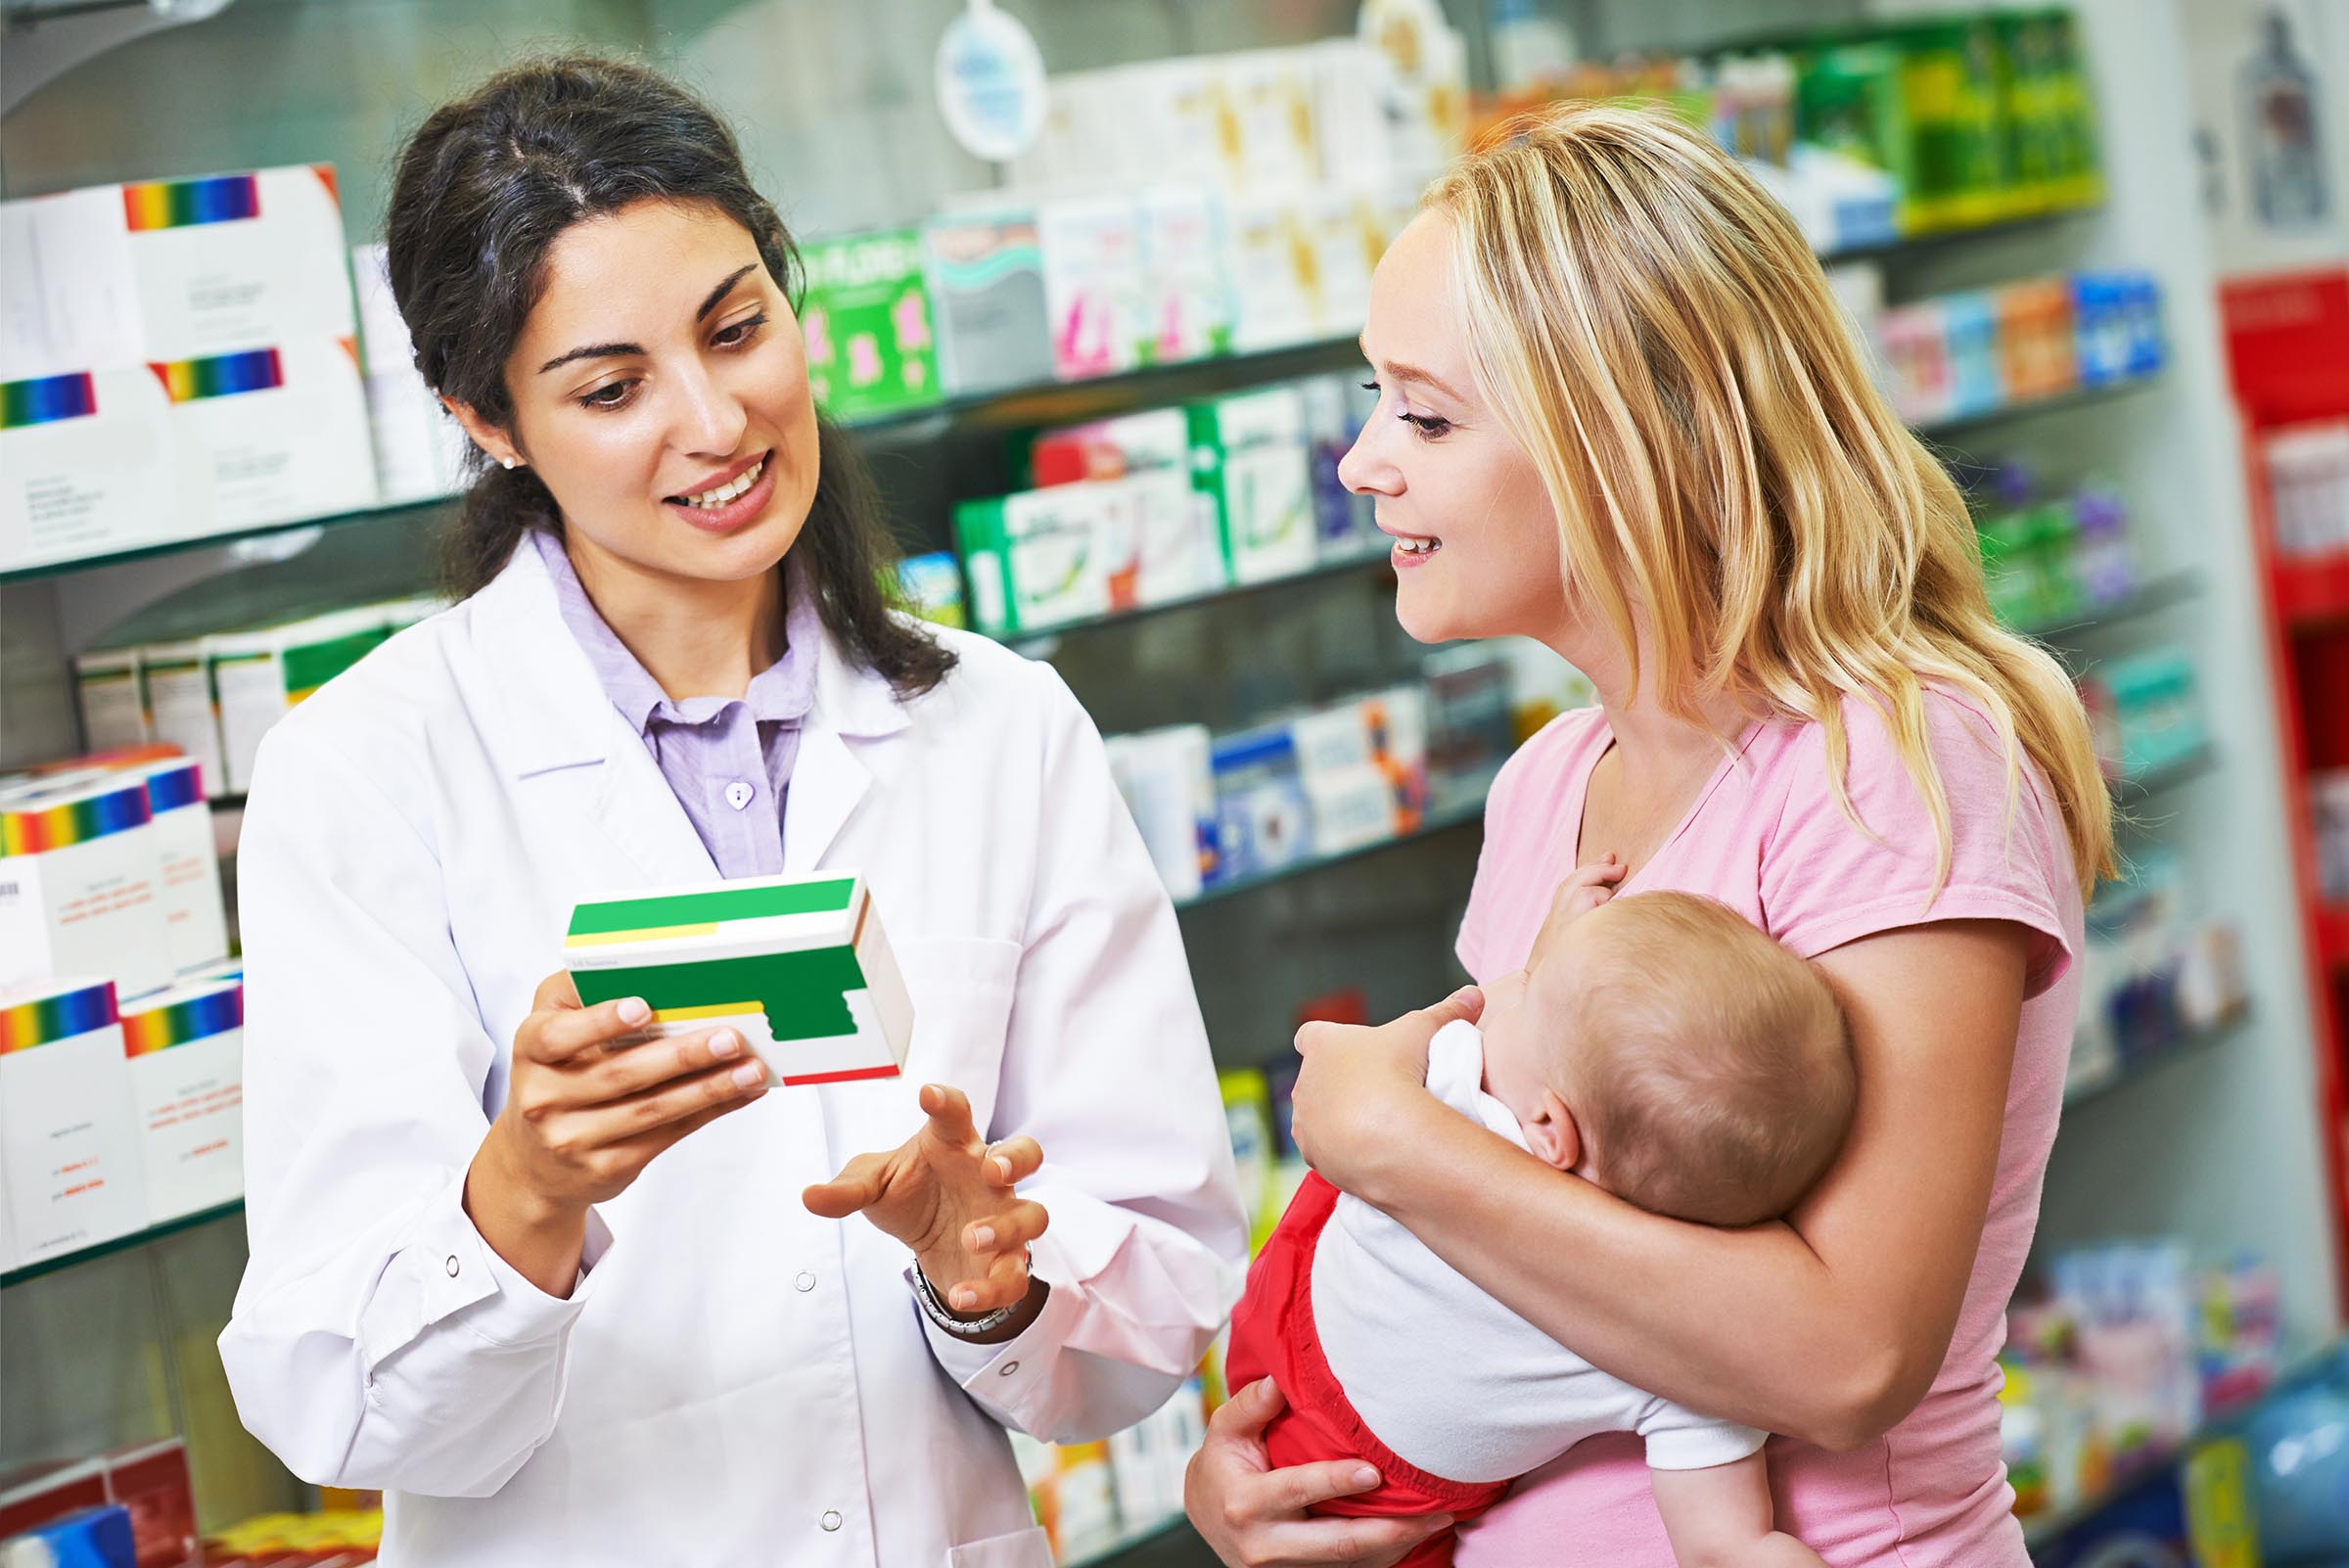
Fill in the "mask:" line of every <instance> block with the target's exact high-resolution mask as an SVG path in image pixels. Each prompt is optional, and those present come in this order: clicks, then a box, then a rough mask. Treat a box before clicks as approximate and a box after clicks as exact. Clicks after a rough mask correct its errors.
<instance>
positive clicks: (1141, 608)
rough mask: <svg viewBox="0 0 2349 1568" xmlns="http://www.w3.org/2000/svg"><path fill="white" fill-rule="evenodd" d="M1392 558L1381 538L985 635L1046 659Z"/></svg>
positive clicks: (1376, 564) (1377, 564) (1347, 572)
mask: <svg viewBox="0 0 2349 1568" xmlns="http://www.w3.org/2000/svg"><path fill="white" fill-rule="evenodd" d="M1393 559H1394V557H1393V553H1392V551H1391V550H1390V548H1389V547H1388V546H1387V544H1386V541H1385V540H1384V538H1381V540H1380V541H1379V547H1378V548H1376V549H1365V550H1362V551H1360V552H1359V553H1357V554H1352V555H1342V556H1334V557H1332V558H1331V559H1329V560H1327V561H1317V562H1315V563H1314V564H1313V565H1312V566H1310V567H1307V568H1306V569H1305V570H1304V571H1302V572H1285V573H1283V574H1281V575H1280V576H1276V577H1263V578H1260V579H1258V580H1257V581H1254V582H1233V583H1227V584H1225V585H1224V586H1222V587H1220V588H1209V589H1206V590H1204V591H1203V592H1199V593H1186V594H1182V595H1179V596H1177V597H1175V598H1172V599H1161V600H1159V601H1158V602H1157V603H1155V604H1142V605H1135V606H1134V607H1133V608H1132V609H1130V610H1112V611H1110V612H1108V613H1107V614H1105V615H1098V616H1085V617H1082V619H1079V620H1076V621H1063V622H1061V623H1058V624H1055V625H1050V626H1038V627H1036V628H1035V629H1034V630H1027V629H1023V630H1019V631H994V632H990V633H988V635H990V636H991V637H993V638H994V639H995V640H996V641H997V642H1000V643H1004V644H1006V645H1008V646H1010V647H1013V648H1016V649H1018V650H1019V651H1020V652H1021V653H1024V654H1027V655H1029V656H1030V657H1031V658H1040V657H1045V656H1048V655H1049V654H1050V652H1051V650H1052V648H1053V645H1054V644H1056V643H1057V642H1059V641H1060V639H1061V638H1063V637H1067V636H1072V635H1075V634H1078V633H1081V632H1086V631H1096V630H1099V629H1101V628H1103V627H1109V626H1124V625H1128V624H1130V623H1133V622H1136V621H1146V620H1148V619H1150V618H1151V617H1152V616H1157V615H1163V614H1165V613H1166V612H1168V611H1170V610H1186V609H1190V608H1192V607H1194V606H1197V605H1203V604H1219V603H1221V602H1222V601H1224V600H1226V599H1244V598H1246V597H1248V596H1249V595H1250V594H1254V593H1261V592H1263V591H1264V590H1265V589H1267V588H1287V587H1294V586H1295V585H1297V584H1298V583H1301V582H1313V581H1315V580H1317V579H1320V578H1323V577H1342V576H1353V575H1354V574H1356V573H1358V572H1359V571H1361V570H1362V569H1363V568H1365V567H1372V566H1385V565H1387V564H1388V563H1390V562H1391V561H1392V560H1393Z"/></svg>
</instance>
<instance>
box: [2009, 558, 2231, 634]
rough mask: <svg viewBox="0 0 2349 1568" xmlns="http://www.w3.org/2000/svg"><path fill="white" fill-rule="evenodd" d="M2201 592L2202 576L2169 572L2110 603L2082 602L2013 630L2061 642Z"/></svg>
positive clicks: (2150, 579) (2146, 613)
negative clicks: (2058, 615) (2058, 614)
mask: <svg viewBox="0 0 2349 1568" xmlns="http://www.w3.org/2000/svg"><path fill="white" fill-rule="evenodd" d="M2201 591H2202V578H2201V577H2200V576H2199V575H2197V574H2195V573H2192V572H2169V573H2164V574H2163V575H2161V576H2155V577H2149V578H2147V579H2146V580H2145V581H2143V582H2141V583H2139V584H2138V586H2137V587H2136V588H2135V589H2134V590H2133V591H2131V592H2129V593H2126V594H2123V595H2122V596H2121V597H2120V598H2118V599H2115V600H2113V601H2112V602H2111V603H2109V604H2100V605H2083V606H2082V607H2081V608H2080V609H2078V610H2076V611H2074V612H2072V613H2071V614H2070V615H2067V616H2064V617H2062V618H2061V619H2059V620H2055V621H2043V622H2039V623H2034V624H2032V625H2027V626H2017V627H2015V628H2013V629H2014V630H2016V631H2018V632H2020V633H2021V634H2022V635H2024V636H2026V637H2029V638H2031V639H2033V640H2034V641H2037V642H2045V643H2054V644H2062V643H2066V642H2069V641H2070V640H2072V639H2074V638H2077V637H2082V636H2085V635H2087V634H2088V633H2090V632H2094V631H2100V630H2102V629H2103V628H2104V627H2106V626H2110V625H2117V624H2119V623H2122V622H2124V621H2131V620H2135V619H2136V618H2137V617H2139V616H2148V615H2152V614H2153V613H2154V612H2156V611H2160V610H2167V609H2169V608H2170V607H2171V606H2172V605H2178V604H2184V603H2185V602H2186V601H2187V600H2188V599H2191V598H2193V597H2194V596H2195V595H2196V594H2198V593H2200V592H2201Z"/></svg>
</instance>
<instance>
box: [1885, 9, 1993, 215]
mask: <svg viewBox="0 0 2349 1568" xmlns="http://www.w3.org/2000/svg"><path fill="white" fill-rule="evenodd" d="M1889 36H1890V37H1891V40H1892V42H1893V43H1894V44H1895V45H1896V46H1897V47H1898V48H1899V49H1900V51H1901V87H1902V96H1903V98H1904V99H1905V100H1906V102H1907V105H1908V115H1909V123H1910V125H1911V132H1912V134H1913V137H1914V141H1915V148H1916V158H1915V166H1916V181H1915V183H1914V184H1913V185H1911V187H1910V188H1909V189H1908V190H1907V191H1906V192H1905V193H1904V195H1903V203H1902V208H1901V227H1902V228H1903V229H1904V230H1905V231H1908V232H1911V233H1930V232H1932V231H1934V230H1939V229H1962V228H1974V227H1979V226H1980V225H1982V224H1986V223H1994V222H1997V221H1998V220H1999V219H2001V218H2003V217H2010V216H2012V215H2014V211H2015V205H2014V199H2013V197H2012V196H2011V194H2010V190H2011V181H2010V180H2009V177H2008V175H2007V172H2006V155H2007V146H2006V127H2005V121H2004V115H2003V114H2002V112H2001V104H2002V101H2003V92H2002V80H2003V77H2004V67H2003V65H2002V64H2001V58H2000V56H2001V51H2000V47H1999V29H1998V26H1997V24H1996V23H1994V22H1992V21H1991V19H1990V18H1988V17H1979V18H1968V19H1962V20H1953V21H1943V22H1927V23H1915V24H1912V25H1909V26H1904V27H1900V28H1897V29H1895V30H1894V31H1892V32H1891V34H1890V35H1889Z"/></svg>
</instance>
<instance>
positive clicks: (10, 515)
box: [0, 365, 198, 571]
mask: <svg viewBox="0 0 2349 1568" xmlns="http://www.w3.org/2000/svg"><path fill="white" fill-rule="evenodd" d="M170 412H171V405H170V401H169V399H168V398H166V397H165V396H164V394H163V388H162V384H161V382H160V381H158V380H157V378H156V376H155V374H154V372H152V371H150V370H149V369H147V367H146V366H144V365H136V366H131V367H128V368H124V369H115V370H96V371H86V370H84V371H70V372H65V373H61V374H57V375H52V376H45V377H41V378H38V379H34V380H17V381H11V382H9V383H8V385H7V388H6V390H5V392H0V571H11V570H16V569H19V568H23V567H29V566H44V565H47V564H49V563H51V562H55V561H72V560H78V559H80V558H81V557H84V556H91V555H106V554H111V553H112V552H114V551H117V550H132V549H138V548H140V547H141V546H144V545H149V544H154V543H158V542H160V541H161V540H163V539H167V538H170V537H172V536H174V535H175V533H177V532H178V531H179V530H178V528H177V527H176V525H178V524H180V523H183V522H186V521H187V520H188V519H190V518H192V517H195V516H197V515H198V514H197V513H196V512H195V511H194V510H193V509H192V508H191V507H190V506H189V505H188V504H187V500H186V498H185V497H183V496H181V495H180V494H178V493H177V491H176V488H175V486H176V484H177V481H178V473H179V470H178V460H177V456H176V451H175V448H174V446H173V444H172V433H171V420H170Z"/></svg>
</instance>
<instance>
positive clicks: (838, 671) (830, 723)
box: [783, 633, 906, 874]
mask: <svg viewBox="0 0 2349 1568" xmlns="http://www.w3.org/2000/svg"><path fill="white" fill-rule="evenodd" d="M817 655H818V657H817V662H816V672H815V706H814V708H813V710H812V711H811V712H810V713H809V714H808V715H807V723H806V728H805V729H804V730H803V731H802V733H801V736H800V752H799V757H798V758H797V760H796V761H793V763H792V765H791V792H790V794H789V795H788V796H787V797H786V798H785V801H784V807H783V866H784V869H785V870H786V871H789V872H793V873H795V874H796V873H802V872H807V871H812V870H814V869H816V868H817V867H818V866H819V865H821V864H822V863H823V859H824V856H825V854H826V853H828V852H829V851H830V850H831V848H832V846H833V845H834V843H836V842H837V841H838V839H839V838H840V834H841V830H842V829H843V828H844V827H846V826H847V825H848V822H849V819H850V818H851V817H852V816H853V815H855V813H856V809H857V807H859V806H861V805H862V804H863V803H864V798H865V797H866V796H867V795H868V794H870V793H871V792H872V788H873V783H874V770H875V768H876V767H879V766H882V765H885V762H886V758H887V748H888V746H889V737H891V736H894V735H896V734H897V733H898V731H899V730H901V729H903V728H904V727H905V723H906V718H905V710H904V708H903V706H902V705H901V704H900V703H898V698H897V694H896V693H895V692H893V691H892V690H891V689H890V686H889V682H888V681H887V680H885V679H883V678H882V677H881V676H879V675H877V674H875V673H874V672H873V671H871V670H869V669H859V668H858V667H856V666H854V665H852V664H850V663H849V662H848V660H847V659H846V658H844V657H843V656H842V654H841V652H840V648H839V645H838V644H837V643H835V642H834V641H833V640H832V638H831V636H830V634H829V633H827V634H826V635H825V636H824V639H823V642H822V645H821V647H820V648H819V649H818V650H817Z"/></svg>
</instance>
